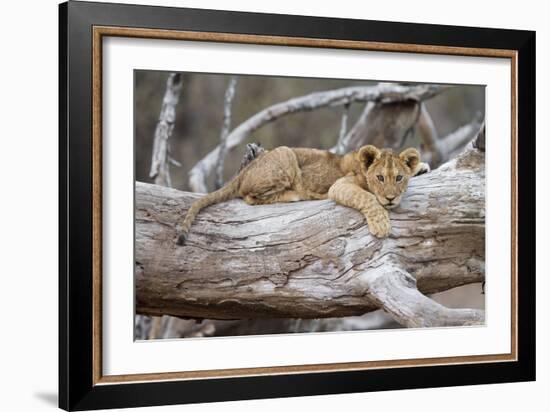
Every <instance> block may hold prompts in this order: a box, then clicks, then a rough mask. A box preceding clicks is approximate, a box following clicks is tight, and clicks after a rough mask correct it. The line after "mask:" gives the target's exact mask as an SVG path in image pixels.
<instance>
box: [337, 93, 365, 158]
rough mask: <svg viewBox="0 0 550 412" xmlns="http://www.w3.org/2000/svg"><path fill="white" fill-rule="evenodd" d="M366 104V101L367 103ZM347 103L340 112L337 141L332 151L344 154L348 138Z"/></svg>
mask: <svg viewBox="0 0 550 412" xmlns="http://www.w3.org/2000/svg"><path fill="white" fill-rule="evenodd" d="M367 104H368V103H367ZM349 106H350V105H349V104H346V105H344V112H343V113H342V121H341V122H340V133H339V135H338V143H336V146H335V150H334V153H338V154H344V153H345V152H346V148H347V146H348V139H346V136H348V135H347V133H346V132H347V131H348V115H349Z"/></svg>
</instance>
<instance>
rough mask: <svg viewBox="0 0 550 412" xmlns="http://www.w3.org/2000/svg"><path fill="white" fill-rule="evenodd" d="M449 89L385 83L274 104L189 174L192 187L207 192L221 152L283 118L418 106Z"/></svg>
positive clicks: (326, 92) (246, 122)
mask: <svg viewBox="0 0 550 412" xmlns="http://www.w3.org/2000/svg"><path fill="white" fill-rule="evenodd" d="M446 89H447V87H446V86H438V85H429V84H424V85H398V84H391V83H381V84H379V85H376V86H354V87H345V88H342V89H336V90H328V91H323V92H315V93H311V94H308V95H305V96H300V97H295V98H292V99H290V100H287V101H284V102H280V103H277V104H274V105H273V106H270V107H267V108H265V109H264V110H262V111H260V112H258V113H256V114H255V115H254V116H252V117H250V118H249V119H248V120H246V121H245V122H243V123H241V124H240V125H239V126H237V127H236V128H235V129H233V131H232V132H231V133H229V135H228V136H227V139H226V140H225V142H224V145H223V149H222V146H221V145H218V146H217V147H216V148H215V149H214V150H212V151H211V152H210V153H208V154H207V155H206V156H205V157H204V158H202V159H201V160H200V161H199V162H197V164H196V165H195V166H193V168H192V169H191V170H190V171H189V186H190V187H191V189H192V190H193V191H194V192H199V193H204V192H206V187H207V186H206V178H207V177H208V176H209V175H210V173H211V172H212V170H214V168H215V166H216V164H217V160H218V158H219V154H220V151H221V150H227V151H229V150H231V149H233V148H234V147H236V146H237V145H239V144H240V143H241V142H243V141H244V140H245V139H246V138H247V137H248V136H249V135H250V134H251V133H252V132H254V131H255V130H257V129H259V128H260V127H262V126H263V125H265V124H267V123H269V122H272V121H274V120H277V119H279V118H280V117H283V116H286V115H289V114H293V113H297V112H306V111H312V110H316V109H319V108H321V107H329V106H330V107H334V106H345V105H349V104H351V103H354V102H377V103H396V102H410V101H413V102H417V101H422V100H426V99H429V98H431V97H433V96H435V95H436V94H438V93H440V92H441V91H443V90H446Z"/></svg>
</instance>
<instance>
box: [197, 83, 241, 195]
mask: <svg viewBox="0 0 550 412" xmlns="http://www.w3.org/2000/svg"><path fill="white" fill-rule="evenodd" d="M236 86H237V76H231V79H229V84H228V85H227V89H226V91H225V96H224V99H223V124H222V130H221V132H220V150H219V153H218V161H217V164H216V189H219V188H220V187H222V186H223V183H224V182H223V166H224V164H225V156H226V155H227V144H226V143H227V136H228V135H229V129H230V128H231V104H232V102H233V98H234V97H235V88H236ZM201 189H202V190H200V192H203V191H206V187H204V188H201Z"/></svg>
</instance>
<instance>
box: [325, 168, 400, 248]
mask: <svg viewBox="0 0 550 412" xmlns="http://www.w3.org/2000/svg"><path fill="white" fill-rule="evenodd" d="M328 197H329V199H332V200H334V201H335V202H336V203H339V204H341V205H343V206H348V207H351V208H353V209H355V210H358V211H359V212H361V213H362V214H363V215H364V216H365V218H366V219H367V225H368V226H369V230H370V232H371V233H372V234H373V235H374V236H376V237H386V236H388V235H389V234H390V231H391V224H390V217H389V214H388V211H387V210H386V209H384V208H383V207H382V206H381V205H380V203H378V201H377V200H376V197H375V196H374V195H373V194H372V193H369V192H367V191H366V190H364V189H362V188H361V187H360V186H358V185H357V184H356V183H355V178H354V176H345V177H342V178H340V179H338V180H337V181H336V182H335V183H334V184H333V185H332V186H331V187H330V189H329V191H328Z"/></svg>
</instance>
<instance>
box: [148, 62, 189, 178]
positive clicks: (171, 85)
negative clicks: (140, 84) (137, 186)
mask: <svg viewBox="0 0 550 412" xmlns="http://www.w3.org/2000/svg"><path fill="white" fill-rule="evenodd" d="M182 85H183V82H182V75H181V74H180V73H172V74H170V75H169V76H168V79H167V81H166V91H165V93H164V98H163V100H162V107H161V109H160V115H159V121H158V123H157V127H156V129H155V140H154V143H153V157H152V160H151V170H150V172H149V177H151V178H152V179H154V182H155V183H156V184H157V185H162V186H169V187H171V186H172V183H171V181H170V162H171V161H172V159H170V136H171V135H172V131H173V130H174V122H175V121H176V106H177V105H178V101H179V96H180V92H181V88H182Z"/></svg>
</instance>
